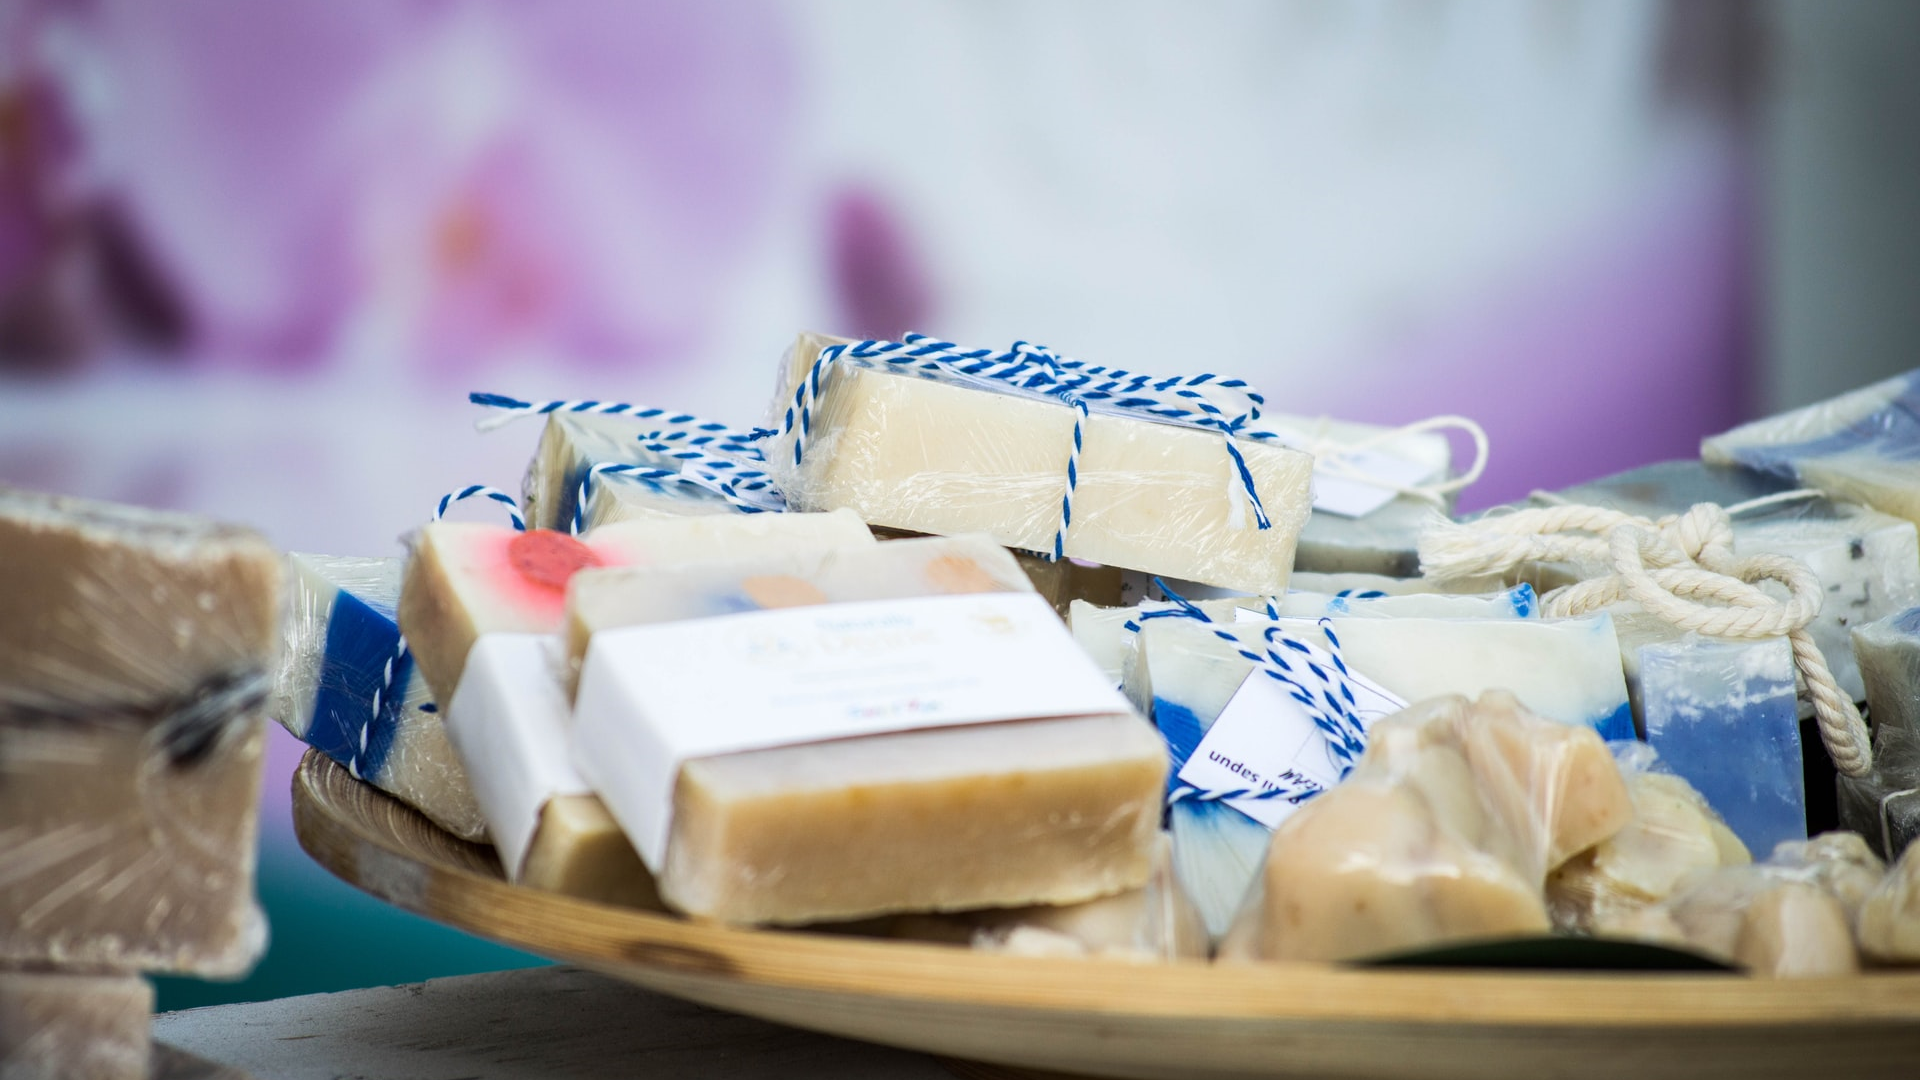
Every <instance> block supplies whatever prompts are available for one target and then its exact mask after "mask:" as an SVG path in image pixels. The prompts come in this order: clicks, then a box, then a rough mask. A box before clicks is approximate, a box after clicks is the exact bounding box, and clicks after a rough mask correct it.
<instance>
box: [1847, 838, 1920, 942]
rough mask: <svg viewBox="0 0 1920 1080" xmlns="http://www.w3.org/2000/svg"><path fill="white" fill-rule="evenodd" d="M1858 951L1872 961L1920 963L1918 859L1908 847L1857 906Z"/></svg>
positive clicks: (1919, 878)
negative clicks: (1858, 909)
mask: <svg viewBox="0 0 1920 1080" xmlns="http://www.w3.org/2000/svg"><path fill="white" fill-rule="evenodd" d="M1859 934H1860V950H1861V951H1862V952H1864V953H1866V954H1867V955H1868V956H1871V957H1873V958H1874V959H1875V960H1882V961H1887V962H1889V963H1905V964H1911V963H1915V962H1917V961H1920V857H1916V856H1915V855H1914V849H1913V848H1911V847H1909V848H1908V849H1907V852H1906V854H1904V855H1902V856H1900V861H1899V862H1897V863H1895V864H1894V866H1893V870H1892V872H1891V873H1889V874H1887V875H1886V877H1885V878H1884V879H1883V880H1882V881H1881V882H1880V883H1879V884H1878V885H1877V886H1876V887H1875V888H1874V890H1873V892H1871V893H1870V894H1868V896H1867V897H1866V899H1865V901H1864V902H1863V903H1862V904H1861V906H1860V914H1859Z"/></svg>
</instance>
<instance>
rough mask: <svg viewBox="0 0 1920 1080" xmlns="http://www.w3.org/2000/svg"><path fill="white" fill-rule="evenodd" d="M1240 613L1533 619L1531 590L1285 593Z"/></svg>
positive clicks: (1246, 603)
mask: <svg viewBox="0 0 1920 1080" xmlns="http://www.w3.org/2000/svg"><path fill="white" fill-rule="evenodd" d="M1238 606H1239V609H1240V611H1242V612H1245V613H1248V614H1253V615H1260V616H1265V615H1275V616H1278V617H1279V618H1283V619H1286V618H1305V619H1317V618H1319V617H1320V616H1322V615H1347V616H1353V617H1355V618H1363V619H1529V618H1533V617H1535V616H1536V615H1538V614H1539V611H1540V606H1539V602H1538V601H1537V600H1536V599H1535V598H1534V595H1533V587H1532V586H1531V585H1525V584H1521V585H1516V586H1514V587H1513V588H1511V589H1503V590H1501V591H1499V592H1493V593H1483V594H1478V595H1459V596H1449V595H1443V594H1440V593H1409V594H1405V595H1401V596H1394V595H1389V594H1375V593H1372V592H1348V593H1344V594H1340V593H1336V594H1328V593H1318V592H1303V591H1301V590H1298V589H1289V590H1288V591H1287V592H1286V593H1284V594H1282V595H1280V596H1277V597H1274V598H1272V599H1270V600H1265V599H1261V598H1250V599H1246V600H1241V601H1239V602H1238Z"/></svg>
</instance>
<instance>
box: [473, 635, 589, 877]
mask: <svg viewBox="0 0 1920 1080" xmlns="http://www.w3.org/2000/svg"><path fill="white" fill-rule="evenodd" d="M565 666H566V660H565V652H564V650H563V649H562V648H561V644H560V639H559V638H557V637H554V636H552V635H549V634H482V635H481V636H480V638H479V639H478V640H477V641H475V642H474V644H473V648H472V650H471V651H469V652H468V653H467V665H466V667H465V668H463V669H462V670H461V674H460V685H459V686H458V687H456V688H455V689H454V691H453V700H452V701H451V702H448V704H447V709H446V712H445V713H443V714H442V715H443V717H444V719H445V721H446V725H447V738H448V740H449V741H451V742H452V743H453V748H454V750H455V751H456V752H457V753H458V754H459V755H460V761H461V763H462V764H463V765H465V767H466V774H467V783H468V784H469V785H470V786H471V787H472V788H473V801H474V802H476V803H478V804H479V805H480V813H481V814H482V815H483V816H484V817H485V818H486V819H487V833H488V835H489V836H491V837H492V838H493V844H494V847H495V848H496V849H498V850H499V852H500V864H501V865H502V866H504V867H506V870H507V876H508V877H509V878H511V879H513V880H516V881H517V880H519V878H520V872H521V870H522V869H524V863H525V862H526V858H527V849H528V847H530V846H531V845H532V843H533V835H534V833H535V831H536V830H537V829H538V828H539V825H540V811H541V810H543V809H544V808H545V807H546V805H547V801H548V800H550V799H552V798H553V797H555V796H557V795H581V794H585V793H586V791H587V783H586V781H585V780H583V779H582V778H581V776H580V774H579V773H578V772H577V771H575V769H574V767H573V762H572V760H571V758H570V756H569V754H568V752H567V726H568V722H569V721H568V708H567V694H566V688H565V687H564V686H562V685H561V682H560V671H561V670H562V669H564V667H565Z"/></svg>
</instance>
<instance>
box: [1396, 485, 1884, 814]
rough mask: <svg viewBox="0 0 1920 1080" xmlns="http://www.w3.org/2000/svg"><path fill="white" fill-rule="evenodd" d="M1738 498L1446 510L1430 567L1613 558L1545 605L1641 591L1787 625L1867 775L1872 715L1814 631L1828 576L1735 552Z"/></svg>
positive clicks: (1849, 768)
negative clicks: (1658, 514) (1679, 508)
mask: <svg viewBox="0 0 1920 1080" xmlns="http://www.w3.org/2000/svg"><path fill="white" fill-rule="evenodd" d="M1738 509H1739V508H1738V507H1735V508H1731V510H1730V509H1728V508H1723V507H1720V506H1716V505H1714V504H1712V503H1699V504H1697V505H1695V506H1693V507H1691V508H1689V509H1688V510H1687V511H1686V512H1684V513H1680V514H1670V515H1668V516H1666V517H1662V518H1643V517H1636V516H1634V515H1632V514H1628V513H1624V512H1622V511H1618V510H1609V509H1607V508H1605V507H1599V506H1585V505H1581V504H1577V503H1568V504H1564V505H1560V506H1548V507H1537V508H1530V509H1525V510H1516V511H1514V512H1513V513H1510V514H1500V515H1492V516H1488V517H1485V518H1482V519H1480V520H1479V521H1474V522H1468V523H1458V522H1451V521H1444V520H1442V521H1436V522H1434V523H1432V524H1430V525H1428V527H1427V528H1426V529H1425V530H1424V531H1423V532H1422V534H1421V537H1420V572H1421V573H1423V574H1426V575H1429V576H1431V577H1436V578H1456V577H1468V576H1478V575H1483V574H1502V575H1504V574H1507V573H1509V572H1510V571H1512V570H1514V569H1515V568H1517V567H1519V566H1520V565H1521V564H1523V563H1527V562H1569V563H1576V564H1581V565H1584V566H1589V567H1592V566H1603V567H1605V568H1607V572H1604V573H1600V574H1596V575H1595V576H1592V577H1590V578H1588V579H1587V580H1585V581H1581V582H1578V583H1576V584H1573V585H1567V586H1564V587H1562V588H1558V589H1555V590H1553V591H1552V592H1549V593H1547V594H1546V595H1545V596H1543V597H1541V606H1542V610H1543V611H1544V613H1545V614H1547V615H1548V616H1550V617H1554V618H1566V617H1570V616H1575V615H1584V614H1587V613H1588V612H1592V611H1598V610H1600V609H1602V608H1604V607H1606V606H1608V605H1609V604H1614V603H1618V602H1620V601H1625V600H1630V601H1632V602H1634V603H1637V604H1638V605H1639V606H1640V608H1641V609H1642V610H1644V611H1646V612H1647V613H1648V614H1650V615H1653V616H1655V617H1657V618H1659V619H1661V620H1663V621H1665V622H1666V623H1668V624H1669V625H1671V626H1674V627H1676V628H1678V629H1681V630H1690V631H1693V632H1695V633H1699V634H1704V635H1706V636H1709V637H1723V638H1739V639H1758V638H1769V637H1779V636H1784V637H1786V639H1787V641H1788V642H1789V644H1790V645H1791V646H1792V648H1793V659H1794V666H1795V667H1796V668H1797V669H1798V670H1799V672H1800V675H1801V678H1802V679H1803V680H1804V681H1805V683H1806V687H1807V693H1808V696H1809V697H1810V698H1811V699H1812V701H1813V711H1814V717H1815V719H1816V720H1817V721H1818V722H1819V727H1820V737H1821V739H1822V741H1823V742H1825V743H1826V746H1827V752H1828V753H1829V754H1830V755H1831V756H1832V757H1833V762H1834V765H1835V766H1836V767H1838V768H1839V770H1840V771H1841V772H1843V773H1846V774H1847V775H1848V776H1864V775H1866V774H1867V772H1868V771H1869V770H1870V769H1871V768H1872V766H1873V751H1872V748H1871V745H1870V743H1869V740H1868V736H1867V728H1866V724H1865V723H1864V722H1862V721H1861V719H1860V711H1859V709H1857V708H1856V707H1855V706H1854V703H1853V699H1852V697H1851V696H1850V695H1847V694H1844V693H1842V692H1841V691H1840V687H1839V685H1838V684H1837V683H1835V682H1834V679H1833V672H1832V671H1831V669H1829V668H1828V666H1827V661H1826V657H1825V656H1823V655H1821V652H1820V647H1819V646H1818V645H1816V644H1815V643H1814V640H1813V635H1812V634H1811V633H1809V632H1808V631H1807V625H1808V624H1809V623H1811V622H1812V621H1813V620H1814V619H1815V618H1816V617H1817V616H1818V615H1819V614H1820V606H1821V603H1822V601H1823V600H1824V599H1825V596H1826V594H1825V590H1824V589H1823V588H1822V587H1821V584H1820V578H1819V576H1818V575H1816V574H1815V573H1814V572H1813V571H1812V570H1810V569H1808V567H1807V566H1806V564H1805V563H1802V562H1800V561H1799V560H1798V559H1794V558H1790V557H1788V556H1785V555H1771V554H1756V555H1747V556H1737V555H1735V554H1734V552H1733V516H1732V515H1733V513H1734V512H1737V511H1738ZM1763 581H1772V582H1774V583H1776V584H1778V585H1780V586H1781V587H1783V588H1784V589H1785V590H1786V592H1787V599H1785V600H1781V599H1779V598H1778V597H1777V596H1775V595H1773V594H1771V593H1768V592H1766V591H1764V590H1762V589H1761V588H1759V584H1760V583H1761V582H1763Z"/></svg>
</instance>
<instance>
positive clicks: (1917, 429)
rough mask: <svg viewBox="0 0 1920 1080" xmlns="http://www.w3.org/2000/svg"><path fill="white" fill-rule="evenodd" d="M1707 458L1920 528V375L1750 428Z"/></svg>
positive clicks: (1727, 436) (1713, 447)
mask: <svg viewBox="0 0 1920 1080" xmlns="http://www.w3.org/2000/svg"><path fill="white" fill-rule="evenodd" d="M1700 456H1701V457H1702V458H1703V459H1705V460H1706V461H1707V462H1709V463H1711V464H1715V465H1738V466H1741V467H1744V468H1747V469H1751V470H1753V471H1754V472H1757V473H1761V474H1763V475H1766V476H1770V477H1774V478H1777V479H1779V480H1781V481H1784V482H1786V483H1789V484H1796V485H1803V486H1806V487H1814V488H1819V489H1820V490H1821V491H1824V492H1826V493H1827V494H1829V495H1832V496H1834V497H1836V498H1842V499H1847V500H1850V501H1853V502H1862V503H1866V504H1867V505H1869V506H1873V507H1877V508H1878V509H1880V510H1884V511H1886V512H1887V513H1889V514H1894V515H1896V516H1898V517H1903V518H1905V519H1907V520H1908V521H1913V522H1920V372H1908V373H1907V374H1905V375H1898V376H1895V377H1894V378H1891V379H1887V380H1885V381H1884V382H1878V383H1874V384H1873V385H1871V386H1867V387H1863V388H1861V389H1859V390H1854V391H1851V392H1849V393H1845V394H1842V395H1840V396H1839V397H1835V398H1830V399H1828V400H1826V401H1821V402H1816V403H1815V404H1812V405H1808V406H1806V407H1805V408H1801V409H1795V410H1793V411H1791V412H1785V413H1781V414H1779V415H1777V416H1769V417H1766V418H1765V419H1762V420H1755V421H1753V422H1752V423H1750V424H1743V425H1741V426H1740V427H1737V428H1734V429H1733V430H1732V431H1728V432H1725V433H1723V434H1720V435H1715V436H1713V437H1711V438H1708V439H1706V440H1703V441H1702V442H1701V444H1700Z"/></svg>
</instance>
